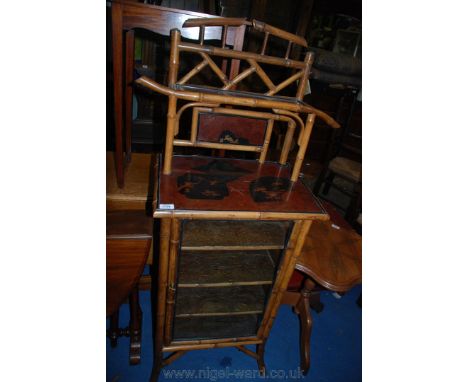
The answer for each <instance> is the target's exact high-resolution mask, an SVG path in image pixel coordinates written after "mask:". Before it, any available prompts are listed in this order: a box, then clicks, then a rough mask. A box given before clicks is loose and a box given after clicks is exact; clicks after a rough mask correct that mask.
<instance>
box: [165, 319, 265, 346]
mask: <svg viewBox="0 0 468 382" xmlns="http://www.w3.org/2000/svg"><path fill="white" fill-rule="evenodd" d="M257 322H258V317H257V315H254V314H248V315H242V316H227V317H226V316H214V317H189V318H185V317H184V318H176V319H175V322H174V336H173V339H174V340H176V341H177V340H191V339H209V338H237V337H249V336H255V335H256V333H257V326H258V324H257Z"/></svg>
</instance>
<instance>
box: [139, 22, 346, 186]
mask: <svg viewBox="0 0 468 382" xmlns="http://www.w3.org/2000/svg"><path fill="white" fill-rule="evenodd" d="M239 25H245V26H250V27H252V28H254V29H256V30H258V31H260V32H263V33H264V34H265V39H264V43H263V46H262V49H261V51H260V53H253V52H245V51H238V50H232V49H228V48H227V47H226V41H225V38H226V35H227V28H229V26H239ZM184 27H199V28H200V31H199V41H198V44H195V43H190V42H185V41H184V42H182V41H181V33H180V31H179V30H177V29H174V30H172V31H171V51H170V61H169V75H168V86H167V87H166V86H164V85H161V84H158V83H156V82H154V81H152V80H150V79H148V78H146V77H141V78H139V79H138V80H137V81H136V82H137V83H139V84H140V85H143V86H145V87H147V88H149V89H151V90H153V91H156V92H159V93H162V94H165V95H167V96H168V98H169V103H168V112H167V131H166V147H165V152H164V163H163V173H164V174H170V173H171V171H172V169H171V163H172V153H173V147H174V146H184V147H201V148H212V149H222V150H239V151H249V152H256V153H258V160H259V162H260V163H263V162H264V161H265V159H266V154H267V150H268V146H269V142H270V137H271V132H272V130H273V125H274V123H275V122H276V121H282V122H286V123H287V131H286V134H285V139H284V143H283V147H282V150H281V156H280V160H279V163H281V164H285V163H286V161H287V158H288V154H289V151H290V148H291V145H292V142H293V139H294V138H293V137H294V133H295V131H296V130H297V129H296V127H297V126H299V128H300V129H299V130H300V131H299V135H298V137H297V143H298V146H299V149H298V153H297V156H296V160H295V162H294V166H293V170H292V175H291V181H292V182H295V181H296V180H297V179H298V176H299V173H300V168H301V166H302V162H303V160H304V156H305V152H306V149H307V145H308V142H309V138H310V135H311V132H312V128H313V124H314V121H315V118H316V117H318V118H319V119H322V120H323V121H325V123H327V124H328V125H330V126H331V127H334V128H337V127H339V125H338V123H337V122H336V121H335V120H334V119H333V118H331V117H330V116H328V115H327V114H325V113H324V112H322V111H320V110H318V109H316V108H314V107H312V106H310V105H307V104H306V103H304V102H303V101H302V99H303V97H304V92H305V89H306V85H307V82H308V79H309V74H310V69H311V65H312V62H313V54H312V52H307V53H306V55H305V59H304V61H298V60H293V59H289V53H290V51H291V47H292V45H293V44H297V45H299V46H302V47H307V42H306V41H305V40H304V39H303V38H302V37H299V36H296V35H293V34H291V33H288V32H286V31H282V30H280V29H278V28H275V27H272V26H270V25H267V24H265V23H262V22H259V21H257V20H253V21H247V20H245V19H226V18H219V19H206V20H203V19H193V20H187V21H186V22H185V23H184ZM207 27H216V28H223V30H222V33H221V35H222V41H221V48H219V47H214V46H209V45H205V40H204V35H205V28H207ZM270 36H276V37H279V38H282V39H285V40H288V41H289V43H288V48H287V51H286V54H285V57H274V56H268V55H266V54H265V53H266V46H267V44H268V41H269V39H270ZM181 52H186V53H191V54H196V55H199V56H200V57H201V58H202V61H201V62H199V63H198V64H196V65H195V66H194V67H193V68H192V69H190V70H189V71H188V72H187V73H186V74H185V75H183V76H182V77H181V78H180V79H178V71H179V61H180V53H181ZM214 57H220V58H221V59H222V67H221V68H220V67H219V66H218V64H217V63H216V62H215V61H214V59H213V58H214ZM228 59H230V60H232V61H233V62H234V61H236V62H237V65H239V64H238V63H239V61H241V60H243V61H245V62H246V63H247V64H248V66H247V68H246V69H244V70H243V71H241V72H240V73H238V74H237V75H235V76H231V77H228V76H227V75H226V71H227V62H226V60H228ZM261 64H267V65H275V66H280V67H284V68H287V69H288V70H289V71H291V70H292V71H293V73H292V74H291V75H289V76H288V77H287V78H286V79H284V80H283V81H282V82H280V83H278V84H275V83H274V82H273V81H272V79H271V78H270V77H269V76H268V75H267V73H266V72H265V70H264V69H263V68H262V66H261ZM231 65H232V64H231ZM207 67H208V68H210V69H211V71H212V72H213V73H214V74H215V75H216V77H217V78H219V79H220V81H221V83H222V85H221V87H220V88H214V87H213V84H211V83H210V86H208V87H206V88H204V87H200V86H197V85H196V86H192V85H190V84H189V81H190V80H191V79H192V78H193V77H194V76H196V75H197V74H198V73H200V72H201V71H202V70H203V69H204V68H207ZM237 67H238V66H237ZM288 70H286V71H283V72H287V71H288ZM253 73H256V74H257V75H258V77H259V78H260V79H261V80H262V82H263V83H264V84H265V86H266V87H267V89H268V90H267V91H266V92H265V93H263V94H261V93H256V92H238V91H236V90H235V89H236V86H237V85H238V84H239V83H240V82H241V81H243V80H245V79H246V78H248V77H249V76H251V75H252V74H253ZM296 82H297V83H298V86H297V91H296V94H295V96H294V97H284V96H281V97H278V96H277V94H278V93H279V92H281V91H282V90H283V89H285V88H286V87H288V86H290V85H292V84H294V83H296ZM178 100H185V101H189V102H190V103H189V104H186V105H184V106H182V107H181V108H179V109H177V101H178ZM222 106H226V107H222ZM244 108H251V109H257V110H246V109H244ZM189 109H192V110H193V115H192V126H191V131H190V139H188V140H184V139H178V138H177V135H178V133H179V123H180V117H181V114H182V113H183V112H184V111H186V110H189ZM258 109H267V110H263V111H259V110H258ZM268 109H269V110H270V111H269V110H268ZM200 110H201V111H204V112H212V113H221V114H223V113H224V114H228V115H237V116H245V117H252V118H262V119H265V120H266V121H267V128H266V134H265V137H264V142H263V144H262V145H253V146H252V145H245V144H237V143H236V144H231V143H226V142H221V143H219V142H205V141H199V140H198V139H197V133H198V115H199V112H200ZM300 113H305V114H307V117H306V123H305V124H304V123H303V121H302V119H301V117H300V116H299V114H300Z"/></svg>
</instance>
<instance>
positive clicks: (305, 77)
mask: <svg viewBox="0 0 468 382" xmlns="http://www.w3.org/2000/svg"><path fill="white" fill-rule="evenodd" d="M313 59H314V55H313V53H312V52H307V53H306V56H305V60H304V63H305V68H304V73H303V74H302V77H301V80H300V81H299V85H298V87H297V93H296V98H297V99H299V100H301V101H302V99H303V98H304V92H305V89H306V85H307V82H308V81H309V75H310V68H311V67H312V62H313Z"/></svg>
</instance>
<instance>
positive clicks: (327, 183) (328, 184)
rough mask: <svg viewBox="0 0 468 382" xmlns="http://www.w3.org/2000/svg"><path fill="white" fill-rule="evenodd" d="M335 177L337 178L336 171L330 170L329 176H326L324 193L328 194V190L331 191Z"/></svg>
mask: <svg viewBox="0 0 468 382" xmlns="http://www.w3.org/2000/svg"><path fill="white" fill-rule="evenodd" d="M334 178H335V173H334V172H333V171H330V173H329V174H328V176H327V177H326V178H325V186H324V187H323V194H324V195H328V192H329V191H330V187H331V185H332V183H333V179H334Z"/></svg>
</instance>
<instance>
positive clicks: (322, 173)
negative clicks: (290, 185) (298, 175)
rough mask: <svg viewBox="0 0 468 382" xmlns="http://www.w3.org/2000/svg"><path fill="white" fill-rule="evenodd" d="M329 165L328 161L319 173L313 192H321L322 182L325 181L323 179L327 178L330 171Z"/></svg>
mask: <svg viewBox="0 0 468 382" xmlns="http://www.w3.org/2000/svg"><path fill="white" fill-rule="evenodd" d="M327 166H328V163H327V164H326V165H325V167H324V168H323V170H322V171H320V174H319V176H318V178H317V180H316V181H315V184H314V189H313V192H314V194H315V195H317V196H318V194H319V193H320V188H321V187H322V183H323V181H324V179H325V176H326V175H327V172H328V167H327Z"/></svg>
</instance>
